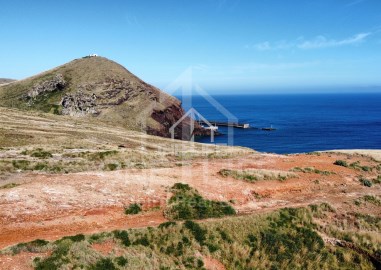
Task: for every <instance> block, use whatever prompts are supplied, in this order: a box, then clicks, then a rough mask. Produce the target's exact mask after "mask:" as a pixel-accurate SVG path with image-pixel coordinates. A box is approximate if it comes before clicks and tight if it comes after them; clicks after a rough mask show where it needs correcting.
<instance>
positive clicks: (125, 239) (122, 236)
mask: <svg viewBox="0 0 381 270" xmlns="http://www.w3.org/2000/svg"><path fill="white" fill-rule="evenodd" d="M114 237H115V238H116V239H119V240H120V241H121V242H122V244H123V245H124V246H126V247H129V246H130V245H131V241H130V238H129V236H128V232H127V231H114Z"/></svg>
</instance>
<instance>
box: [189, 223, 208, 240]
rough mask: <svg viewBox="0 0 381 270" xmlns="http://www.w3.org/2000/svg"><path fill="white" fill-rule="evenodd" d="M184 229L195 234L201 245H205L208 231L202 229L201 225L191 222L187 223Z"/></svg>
mask: <svg viewBox="0 0 381 270" xmlns="http://www.w3.org/2000/svg"><path fill="white" fill-rule="evenodd" d="M184 227H185V228H187V229H188V230H189V231H190V232H191V233H192V234H193V236H194V238H195V239H196V241H197V242H198V243H199V244H200V245H203V244H204V242H205V240H206V233H207V231H206V230H204V229H202V228H201V227H200V225H198V224H197V223H196V222H193V221H191V220H187V221H185V222H184Z"/></svg>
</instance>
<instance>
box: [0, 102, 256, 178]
mask: <svg viewBox="0 0 381 270" xmlns="http://www.w3.org/2000/svg"><path fill="white" fill-rule="evenodd" d="M250 153H253V151H252V150H249V149H245V148H239V147H225V146H215V145H205V144H200V143H191V142H185V141H179V140H171V139H166V138H161V137H156V136H150V135H147V134H144V133H141V132H136V131H131V130H127V129H125V128H121V127H115V126H113V125H108V124H104V123H102V124H101V125H100V124H99V122H98V121H97V120H96V119H77V118H71V117H66V116H57V115H52V114H44V113H36V112H25V111H23V112H20V111H19V110H15V109H6V108H1V107H0V178H3V179H5V178H7V177H9V176H10V175H11V174H12V173H15V172H17V171H18V172H23V171H36V172H48V173H65V172H79V171H94V170H95V171H98V170H110V168H111V169H125V168H141V169H144V168H153V167H172V166H176V165H175V164H176V162H181V161H182V160H193V159H198V158H226V157H234V156H238V155H245V154H250ZM110 164H112V165H110Z"/></svg>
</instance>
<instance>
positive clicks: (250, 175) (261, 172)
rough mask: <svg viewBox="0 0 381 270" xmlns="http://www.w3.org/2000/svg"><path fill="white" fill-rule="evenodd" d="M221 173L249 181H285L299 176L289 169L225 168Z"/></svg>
mask: <svg viewBox="0 0 381 270" xmlns="http://www.w3.org/2000/svg"><path fill="white" fill-rule="evenodd" d="M219 174H220V175H222V176H224V177H233V178H235V179H238V180H245V181H248V182H256V181H263V180H278V181H285V180H287V179H289V178H296V177H298V175H297V174H295V173H292V172H287V171H278V170H265V169H258V170H228V169H223V170H221V171H219Z"/></svg>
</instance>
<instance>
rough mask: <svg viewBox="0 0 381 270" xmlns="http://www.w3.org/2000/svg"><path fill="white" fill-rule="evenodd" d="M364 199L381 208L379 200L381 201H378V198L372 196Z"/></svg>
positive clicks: (366, 196)
mask: <svg viewBox="0 0 381 270" xmlns="http://www.w3.org/2000/svg"><path fill="white" fill-rule="evenodd" d="M362 199H363V200H364V201H365V202H368V203H371V204H374V205H376V206H381V200H379V199H378V198H377V197H375V196H372V195H365V196H364V197H362Z"/></svg>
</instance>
